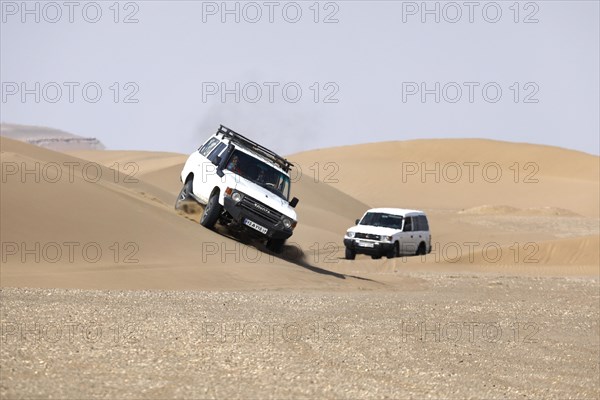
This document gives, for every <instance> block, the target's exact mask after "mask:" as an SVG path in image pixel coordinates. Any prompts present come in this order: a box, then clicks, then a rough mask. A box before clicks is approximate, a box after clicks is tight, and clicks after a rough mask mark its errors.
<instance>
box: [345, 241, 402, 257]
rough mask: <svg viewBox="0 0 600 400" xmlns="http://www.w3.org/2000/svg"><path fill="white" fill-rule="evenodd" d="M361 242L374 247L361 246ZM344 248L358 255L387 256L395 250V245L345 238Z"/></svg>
mask: <svg viewBox="0 0 600 400" xmlns="http://www.w3.org/2000/svg"><path fill="white" fill-rule="evenodd" d="M359 242H362V243H372V244H373V247H365V246H361V245H359ZM344 246H346V248H348V249H350V250H353V251H354V252H355V253H356V254H368V255H371V256H373V255H375V256H377V255H386V254H387V253H389V252H390V251H392V249H393V248H394V244H393V243H388V242H377V241H374V240H364V239H358V240H357V239H349V238H344Z"/></svg>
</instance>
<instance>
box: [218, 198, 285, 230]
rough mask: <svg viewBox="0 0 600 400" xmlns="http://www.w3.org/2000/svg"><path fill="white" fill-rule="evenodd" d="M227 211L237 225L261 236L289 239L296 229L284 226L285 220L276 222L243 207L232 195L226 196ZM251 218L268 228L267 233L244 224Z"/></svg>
mask: <svg viewBox="0 0 600 400" xmlns="http://www.w3.org/2000/svg"><path fill="white" fill-rule="evenodd" d="M224 207H225V211H227V212H228V213H229V215H231V217H232V219H233V221H234V222H235V224H236V225H238V226H239V227H241V228H244V229H245V230H246V231H247V232H249V233H251V234H253V235H256V236H261V237H266V238H269V239H287V238H289V237H290V236H292V234H293V233H294V231H293V230H292V229H291V228H286V227H285V226H283V222H281V221H277V222H276V223H274V222H272V221H269V220H267V219H266V218H264V217H262V216H261V215H259V214H258V213H253V212H251V211H250V210H247V209H246V208H243V207H241V205H240V203H238V202H235V201H233V199H232V198H231V197H225V206H224ZM246 218H247V219H249V220H250V221H252V222H254V223H256V224H258V225H260V226H262V227H264V228H267V232H266V233H262V232H259V231H257V230H256V229H253V228H250V227H249V226H247V225H245V224H244V219H246Z"/></svg>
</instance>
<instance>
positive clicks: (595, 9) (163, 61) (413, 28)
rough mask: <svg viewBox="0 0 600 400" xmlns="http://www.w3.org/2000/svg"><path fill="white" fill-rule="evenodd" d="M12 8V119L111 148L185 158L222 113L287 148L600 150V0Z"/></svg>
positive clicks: (7, 14) (5, 66)
mask: <svg viewBox="0 0 600 400" xmlns="http://www.w3.org/2000/svg"><path fill="white" fill-rule="evenodd" d="M24 4H26V5H25V7H23V5H24ZM1 12H2V20H1V81H2V99H1V101H2V103H1V107H2V109H1V111H2V112H1V119H2V121H3V122H10V123H22V124H32V125H43V126H49V127H53V128H59V129H63V130H66V131H69V132H71V133H75V134H78V135H82V136H91V137H96V138H98V139H100V140H101V141H102V142H103V143H104V144H105V145H106V146H107V147H108V148H109V149H140V150H164V151H177V152H183V153H189V152H190V151H191V150H193V149H194V148H196V147H197V146H198V144H200V143H201V142H202V141H204V140H205V138H206V137H207V136H208V135H210V134H212V133H213V131H214V130H215V129H216V128H217V126H218V124H219V123H222V124H224V125H227V126H229V127H231V128H233V129H236V130H238V131H240V132H241V133H246V134H247V135H248V136H251V137H252V138H254V139H257V140H260V141H262V142H264V144H266V145H267V146H269V147H272V148H273V149H274V150H276V151H279V152H281V153H291V152H295V151H300V150H307V149H314V148H320V147H329V146H336V145H344V144H354V143H363V142H372V141H383V140H408V139H416V138H454V137H477V138H490V139H499V140H508V141H518V142H533V143H542V144H549V145H556V146H562V147H567V148H572V149H576V150H582V151H586V152H589V153H593V154H598V153H599V152H600V151H599V146H600V144H599V136H600V124H599V111H598V110H599V109H600V102H599V87H600V82H599V70H600V65H599V49H600V43H599V37H600V33H599V19H600V9H599V2H598V1H537V2H526V1H524V2H518V3H517V2H515V1H504V2H503V1H499V2H478V1H472V2H469V1H458V2H427V3H423V2H421V1H419V2H401V1H381V2H376V1H369V2H367V1H337V2H326V1H323V2H318V3H317V2H315V1H305V2H278V1H271V2H270V1H258V2H227V3H223V2H220V1H219V2H200V1H181V2H179V1H173V2H166V1H135V2H119V3H116V2H114V1H99V2H78V1H74V2H71V3H69V2H63V1H58V2H54V3H52V2H27V3H23V2H21V1H17V2H12V1H2V2H1ZM36 19H37V21H36ZM236 19H237V21H236ZM436 20H437V21H436ZM98 90H100V91H101V93H100V92H98ZM37 101H39V102H37ZM115 101H116V102H115Z"/></svg>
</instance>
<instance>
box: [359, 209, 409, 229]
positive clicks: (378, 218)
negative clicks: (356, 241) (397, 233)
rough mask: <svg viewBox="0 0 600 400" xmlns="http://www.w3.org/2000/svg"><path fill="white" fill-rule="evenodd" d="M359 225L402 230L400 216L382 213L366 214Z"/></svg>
mask: <svg viewBox="0 0 600 400" xmlns="http://www.w3.org/2000/svg"><path fill="white" fill-rule="evenodd" d="M359 225H371V226H382V227H384V228H393V229H402V216H401V215H393V214H384V213H375V212H369V213H366V214H365V216H364V217H363V219H362V220H361V221H360V222H359Z"/></svg>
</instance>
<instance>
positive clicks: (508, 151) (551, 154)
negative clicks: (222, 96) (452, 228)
mask: <svg viewBox="0 0 600 400" xmlns="http://www.w3.org/2000/svg"><path fill="white" fill-rule="evenodd" d="M290 158H291V159H292V160H294V161H296V162H298V163H299V164H300V165H301V166H302V167H303V170H304V172H308V173H311V171H312V170H310V167H311V166H313V165H315V163H317V164H318V165H319V167H320V168H321V173H322V174H325V173H326V172H327V173H329V174H330V175H329V181H331V185H333V186H334V187H336V188H338V189H340V190H342V191H343V192H345V193H348V194H349V195H351V196H353V197H355V198H357V199H360V200H362V201H364V202H366V203H368V204H370V205H378V206H383V205H399V206H402V207H406V208H420V209H423V208H425V209H427V208H433V209H455V210H462V209H466V208H471V207H479V206H483V205H492V206H498V205H503V206H511V207H516V208H521V209H526V208H534V207H553V208H561V209H566V210H570V211H572V212H574V213H577V214H581V215H585V216H590V217H598V216H599V212H600V210H599V207H598V205H599V204H600V197H599V196H600V186H599V182H600V170H599V167H600V164H599V159H598V157H597V156H593V155H590V154H586V153H581V152H577V151H572V150H566V149H561V148H556V147H550V146H542V145H532V144H523V143H508V142H498V141H492V140H476V139H454V140H450V139H444V140H442V139H440V140H413V141H405V142H385V143H372V144H365V145H360V146H346V147H337V148H329V149H322V150H315V151H309V152H304V153H299V154H294V155H292V156H290ZM328 163H329V164H328ZM326 168H327V171H325V169H326ZM313 169H314V167H313Z"/></svg>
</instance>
